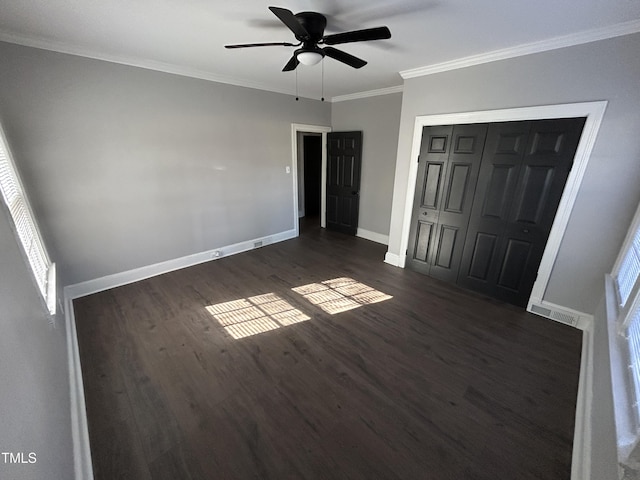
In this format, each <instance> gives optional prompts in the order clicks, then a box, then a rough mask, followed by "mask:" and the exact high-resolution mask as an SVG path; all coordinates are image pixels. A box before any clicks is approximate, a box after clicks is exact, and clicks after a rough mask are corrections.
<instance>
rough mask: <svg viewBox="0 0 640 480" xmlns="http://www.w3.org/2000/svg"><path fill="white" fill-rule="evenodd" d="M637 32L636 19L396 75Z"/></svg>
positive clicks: (409, 75)
mask: <svg viewBox="0 0 640 480" xmlns="http://www.w3.org/2000/svg"><path fill="white" fill-rule="evenodd" d="M637 32H640V20H631V21H629V22H624V23H618V24H615V25H609V26H607V27H601V28H595V29H592V30H586V31H582V32H577V33H572V34H569V35H563V36H560V37H554V38H549V39H546V40H541V41H539V42H531V43H525V44H522V45H517V46H515V47H509V48H503V49H501V50H494V51H492V52H486V53H481V54H479V55H471V56H468V57H463V58H458V59H456V60H450V61H447V62H442V63H436V64H433V65H426V66H424V67H418V68H412V69H409V70H403V71H401V72H400V76H401V77H402V78H403V79H405V80H406V79H408V78H415V77H422V76H425V75H432V74H434V73H440V72H448V71H450V70H457V69H459V68H466V67H471V66H473V65H481V64H483V63H490V62H496V61H498V60H506V59H508V58H514V57H522V56H524V55H531V54H532V53H540V52H546V51H549V50H556V49H558V48H565V47H572V46H575V45H582V44H584V43H590V42H596V41H598V40H606V39H608V38H614V37H620V36H623V35H630V34H633V33H637Z"/></svg>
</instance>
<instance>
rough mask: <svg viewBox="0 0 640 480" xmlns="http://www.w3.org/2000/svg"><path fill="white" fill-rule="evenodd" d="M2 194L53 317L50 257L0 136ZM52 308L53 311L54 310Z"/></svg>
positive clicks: (53, 304) (53, 305) (0, 183)
mask: <svg viewBox="0 0 640 480" xmlns="http://www.w3.org/2000/svg"><path fill="white" fill-rule="evenodd" d="M0 191H1V192H2V197H3V199H4V202H5V204H6V205H7V208H8V209H9V213H10V214H11V217H12V219H13V223H14V225H15V228H16V232H17V234H18V238H19V239H20V242H21V243H22V246H23V247H24V252H25V255H26V257H27V260H28V262H29V265H30V267H31V270H32V271H33V275H34V277H35V281H36V284H37V285H38V288H39V290H40V293H41V294H42V297H43V298H44V299H45V301H46V303H47V305H48V307H49V310H50V312H51V313H54V311H55V299H53V301H52V298H50V297H51V296H54V297H55V292H52V291H50V290H51V289H49V288H48V286H49V285H48V283H49V282H48V277H49V271H50V269H51V268H52V265H51V262H50V261H49V257H48V256H47V253H46V250H45V248H44V245H43V243H42V240H41V238H40V234H39V233H38V228H37V226H36V223H35V221H34V219H33V216H32V214H31V210H30V209H29V205H28V203H27V199H26V196H25V194H24V191H23V190H22V186H21V184H20V180H19V179H18V174H17V172H16V170H15V168H14V165H13V162H12V160H11V158H10V153H9V149H8V147H7V144H6V142H5V139H4V135H1V132H0ZM52 308H53V309H54V310H52Z"/></svg>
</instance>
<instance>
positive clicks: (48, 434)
mask: <svg viewBox="0 0 640 480" xmlns="http://www.w3.org/2000/svg"><path fill="white" fill-rule="evenodd" d="M0 272H1V273H0V305H1V307H0V332H1V334H0V452H11V453H14V454H15V453H18V452H23V453H25V454H26V455H28V454H29V453H31V452H33V453H35V455H36V457H35V460H36V462H35V463H33V464H24V465H15V464H9V463H5V461H4V458H3V457H0V478H3V479H4V478H6V479H12V480H21V479H24V480H47V479H54V478H60V479H62V478H65V479H71V478H73V447H72V441H71V419H70V399H69V382H68V374H67V357H66V340H65V331H64V322H63V321H62V318H58V319H56V322H55V328H54V327H53V326H52V325H50V324H49V319H48V317H47V314H46V307H45V306H44V302H43V301H42V299H41V298H40V294H39V291H38V289H37V287H36V285H35V281H34V280H33V279H32V277H31V274H30V272H29V271H28V270H27V265H26V263H25V261H24V259H23V256H22V253H21V251H20V250H19V246H18V243H17V241H16V237H15V236H14V234H13V230H12V227H11V224H10V220H9V217H8V212H7V211H6V208H4V204H2V205H0ZM60 317H62V316H60ZM26 459H27V460H28V457H26Z"/></svg>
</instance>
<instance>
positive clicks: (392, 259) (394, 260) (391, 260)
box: [384, 252, 400, 267]
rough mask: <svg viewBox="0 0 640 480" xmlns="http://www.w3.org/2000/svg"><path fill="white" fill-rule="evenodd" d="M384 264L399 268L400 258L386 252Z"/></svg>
mask: <svg viewBox="0 0 640 480" xmlns="http://www.w3.org/2000/svg"><path fill="white" fill-rule="evenodd" d="M384 263H388V264H389V265H393V266H394V267H399V266H400V256H399V255H396V254H395V253H391V252H387V253H385V255H384Z"/></svg>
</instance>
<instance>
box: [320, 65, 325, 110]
mask: <svg viewBox="0 0 640 480" xmlns="http://www.w3.org/2000/svg"><path fill="white" fill-rule="evenodd" d="M321 84H322V97H320V101H321V102H324V62H322V82H321Z"/></svg>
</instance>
